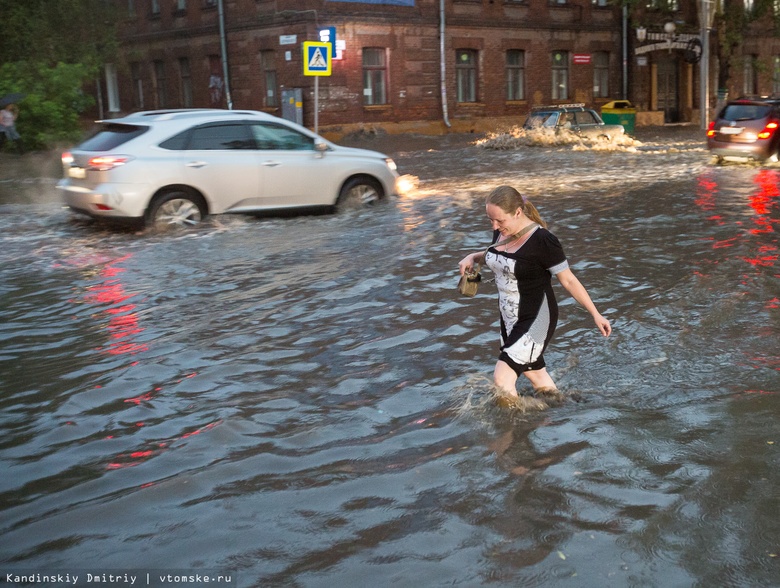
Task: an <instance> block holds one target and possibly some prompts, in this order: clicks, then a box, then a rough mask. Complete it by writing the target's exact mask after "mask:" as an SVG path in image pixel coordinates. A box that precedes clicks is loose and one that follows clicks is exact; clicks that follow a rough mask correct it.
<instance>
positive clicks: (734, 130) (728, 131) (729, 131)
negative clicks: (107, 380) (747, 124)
mask: <svg viewBox="0 0 780 588" xmlns="http://www.w3.org/2000/svg"><path fill="white" fill-rule="evenodd" d="M744 130H745V129H744V128H742V127H720V132H721V133H723V134H724V135H739V134H740V133H741V132H742V131H744Z"/></svg>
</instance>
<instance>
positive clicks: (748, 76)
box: [742, 55, 758, 94]
mask: <svg viewBox="0 0 780 588" xmlns="http://www.w3.org/2000/svg"><path fill="white" fill-rule="evenodd" d="M757 61H758V55H745V61H744V62H743V66H742V81H743V86H742V93H743V94H758V76H756V62H757Z"/></svg>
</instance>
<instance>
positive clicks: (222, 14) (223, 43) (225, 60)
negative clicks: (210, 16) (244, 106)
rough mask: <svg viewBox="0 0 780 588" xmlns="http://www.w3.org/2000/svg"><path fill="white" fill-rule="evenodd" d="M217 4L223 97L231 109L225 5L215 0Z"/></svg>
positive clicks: (221, 0) (219, 0)
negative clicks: (223, 87) (223, 79)
mask: <svg viewBox="0 0 780 588" xmlns="http://www.w3.org/2000/svg"><path fill="white" fill-rule="evenodd" d="M217 4H218V6H219V43H220V46H221V47H222V77H224V78H225V99H226V100H227V107H228V110H233V96H232V95H231V93H230V76H229V74H228V58H227V36H226V35H225V7H224V5H223V0H217Z"/></svg>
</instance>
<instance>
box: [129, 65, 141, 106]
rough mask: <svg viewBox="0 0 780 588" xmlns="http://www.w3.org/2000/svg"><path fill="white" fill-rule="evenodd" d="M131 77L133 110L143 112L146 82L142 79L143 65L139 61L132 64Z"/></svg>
mask: <svg viewBox="0 0 780 588" xmlns="http://www.w3.org/2000/svg"><path fill="white" fill-rule="evenodd" d="M130 75H131V76H132V78H133V108H135V109H136V110H143V108H144V80H143V78H142V77H141V64H140V63H138V62H137V61H136V62H133V63H131V64H130Z"/></svg>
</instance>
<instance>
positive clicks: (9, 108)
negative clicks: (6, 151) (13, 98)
mask: <svg viewBox="0 0 780 588" xmlns="http://www.w3.org/2000/svg"><path fill="white" fill-rule="evenodd" d="M18 116H19V107H18V106H16V104H7V105H6V106H4V107H3V109H2V110H0V149H2V148H3V146H4V145H5V142H6V141H13V142H14V145H15V146H16V149H17V151H18V152H19V153H20V154H21V153H24V147H23V145H22V137H21V136H20V135H19V133H18V132H17V130H16V118H17V117H18Z"/></svg>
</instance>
